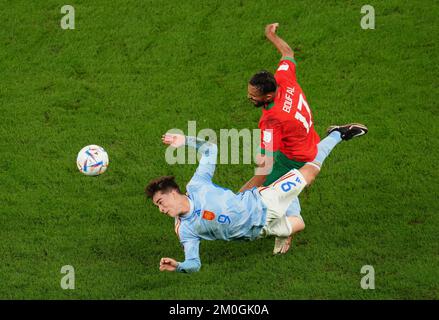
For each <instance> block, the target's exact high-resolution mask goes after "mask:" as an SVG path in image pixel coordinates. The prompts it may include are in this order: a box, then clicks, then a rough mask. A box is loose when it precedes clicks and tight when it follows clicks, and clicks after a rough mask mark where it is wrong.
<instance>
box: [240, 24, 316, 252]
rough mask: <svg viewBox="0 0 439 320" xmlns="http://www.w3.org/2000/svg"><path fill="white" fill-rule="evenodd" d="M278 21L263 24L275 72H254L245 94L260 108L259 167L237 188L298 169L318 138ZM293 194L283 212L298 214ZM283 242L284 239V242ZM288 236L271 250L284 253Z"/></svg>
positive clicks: (268, 181)
mask: <svg viewBox="0 0 439 320" xmlns="http://www.w3.org/2000/svg"><path fill="white" fill-rule="evenodd" d="M278 26H279V24H278V23H273V24H269V25H267V26H266V27H265V36H266V37H267V39H268V40H269V41H270V42H271V43H272V44H273V45H274V46H275V47H276V48H277V49H278V50H279V52H280V53H281V55H282V58H281V60H280V62H279V65H278V68H277V70H276V73H275V74H274V75H273V74H271V73H270V72H268V71H261V72H258V73H257V74H255V75H254V76H253V77H252V78H251V79H250V81H249V83H248V98H249V100H250V101H251V102H252V103H253V104H254V105H255V106H256V107H261V108H262V116H261V119H260V121H259V129H260V130H261V152H260V154H259V155H258V157H257V164H258V166H259V167H260V169H262V173H261V170H260V171H259V173H256V175H255V176H254V177H253V178H252V179H250V180H249V181H248V182H247V183H246V184H245V185H244V186H243V187H242V188H241V189H240V192H243V191H244V190H247V189H251V188H253V187H259V186H261V185H263V186H268V185H270V184H271V183H273V182H274V181H276V180H277V179H279V178H280V177H281V176H283V175H284V174H285V173H287V172H288V171H290V170H292V169H297V170H298V169H300V168H301V167H302V166H303V165H305V163H306V162H311V161H313V160H314V158H315V156H316V154H317V144H318V143H319V141H320V138H319V136H318V134H317V132H316V131H315V130H314V120H313V117H312V113H311V108H310V106H309V104H308V102H307V101H306V96H305V94H304V93H303V91H302V88H301V87H300V85H299V84H298V83H297V79H296V61H295V60H294V52H293V50H292V49H291V48H290V46H289V45H288V44H287V43H286V42H285V41H284V40H283V39H281V38H280V37H279V36H278V35H277V34H276V29H277V28H278ZM300 210H301V209H300V203H299V199H298V198H296V199H295V201H293V202H292V203H291V205H290V207H289V208H288V211H287V215H291V216H298V217H300V218H301V215H300ZM284 243H285V242H284ZM290 244H291V237H290V238H289V239H288V241H287V242H286V243H285V244H282V245H280V244H279V243H275V249H274V251H273V253H274V254H277V253H285V252H287V251H288V249H289V247H290Z"/></svg>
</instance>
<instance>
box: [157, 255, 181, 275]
mask: <svg viewBox="0 0 439 320" xmlns="http://www.w3.org/2000/svg"><path fill="white" fill-rule="evenodd" d="M177 266H178V262H177V261H176V260H174V259H171V258H161V259H160V271H171V272H172V271H175V270H177Z"/></svg>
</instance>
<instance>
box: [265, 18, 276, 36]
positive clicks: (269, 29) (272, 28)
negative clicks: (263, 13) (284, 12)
mask: <svg viewBox="0 0 439 320" xmlns="http://www.w3.org/2000/svg"><path fill="white" fill-rule="evenodd" d="M278 27H279V23H277V22H276V23H270V24H267V25H266V26H265V35H266V36H267V37H268V36H271V35H274V34H276V30H277V28H278Z"/></svg>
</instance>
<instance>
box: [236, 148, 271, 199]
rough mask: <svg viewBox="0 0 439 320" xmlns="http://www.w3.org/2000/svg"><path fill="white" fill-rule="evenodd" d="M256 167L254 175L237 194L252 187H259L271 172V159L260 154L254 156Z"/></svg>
mask: <svg viewBox="0 0 439 320" xmlns="http://www.w3.org/2000/svg"><path fill="white" fill-rule="evenodd" d="M256 165H257V166H258V167H257V169H256V171H255V175H254V176H253V177H252V178H251V179H250V180H249V181H247V182H246V183H245V184H244V185H243V186H242V187H241V189H239V192H244V191H245V190H249V189H251V188H254V187H260V186H262V184H263V183H264V182H265V180H266V179H267V175H268V174H269V173H270V172H271V170H272V168H273V157H268V156H265V155H262V154H258V155H257V156H256Z"/></svg>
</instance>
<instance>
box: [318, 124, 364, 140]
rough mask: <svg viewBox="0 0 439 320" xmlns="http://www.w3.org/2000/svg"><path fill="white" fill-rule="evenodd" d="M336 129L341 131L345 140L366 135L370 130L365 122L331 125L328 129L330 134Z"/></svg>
mask: <svg viewBox="0 0 439 320" xmlns="http://www.w3.org/2000/svg"><path fill="white" fill-rule="evenodd" d="M334 131H338V132H340V134H341V138H342V139H343V140H351V139H352V138H355V137H361V136H363V135H365V134H366V133H367V132H368V131H369V130H368V129H367V127H366V126H365V125H364V124H361V123H350V124H345V125H343V126H330V127H329V128H328V129H327V130H326V132H327V133H328V134H330V133H331V132H334Z"/></svg>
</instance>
